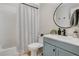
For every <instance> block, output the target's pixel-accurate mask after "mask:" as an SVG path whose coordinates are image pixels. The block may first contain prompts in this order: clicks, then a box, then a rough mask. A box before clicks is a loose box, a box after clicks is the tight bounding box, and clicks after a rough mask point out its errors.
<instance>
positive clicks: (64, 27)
mask: <svg viewBox="0 0 79 59" xmlns="http://www.w3.org/2000/svg"><path fill="white" fill-rule="evenodd" d="M62 4H63V3H60V4H59V5H58V6H57V7H56V9H55V11H54V14H53V21H54V23H55V24H56V25H57V26H58V27H60V28H64V29H67V28H71V27H72V26H70V27H61V26H59V25H58V24H57V23H56V22H55V15H56V11H57V9H58V8H59V7H60V6H61V5H62Z"/></svg>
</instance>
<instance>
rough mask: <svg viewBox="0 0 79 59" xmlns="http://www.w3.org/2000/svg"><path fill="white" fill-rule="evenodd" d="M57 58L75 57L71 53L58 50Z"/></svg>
mask: <svg viewBox="0 0 79 59" xmlns="http://www.w3.org/2000/svg"><path fill="white" fill-rule="evenodd" d="M58 56H75V55H74V54H73V53H70V52H68V51H65V50H63V49H60V48H59V49H58Z"/></svg>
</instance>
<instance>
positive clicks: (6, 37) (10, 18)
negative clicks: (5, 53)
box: [0, 3, 17, 48]
mask: <svg viewBox="0 0 79 59" xmlns="http://www.w3.org/2000/svg"><path fill="white" fill-rule="evenodd" d="M16 10H17V9H16V4H7V3H6V4H0V45H2V46H3V48H8V47H12V46H16V19H17V12H16Z"/></svg>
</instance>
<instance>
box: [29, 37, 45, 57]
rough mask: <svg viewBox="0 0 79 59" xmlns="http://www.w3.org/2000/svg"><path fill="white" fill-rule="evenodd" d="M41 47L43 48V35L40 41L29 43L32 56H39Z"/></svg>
mask: <svg viewBox="0 0 79 59" xmlns="http://www.w3.org/2000/svg"><path fill="white" fill-rule="evenodd" d="M39 48H43V36H42V37H40V38H39V42H37V43H32V44H29V45H28V49H29V51H31V56H37V51H38V49H39Z"/></svg>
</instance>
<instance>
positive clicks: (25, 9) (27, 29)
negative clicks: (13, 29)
mask: <svg viewBox="0 0 79 59" xmlns="http://www.w3.org/2000/svg"><path fill="white" fill-rule="evenodd" d="M18 10H19V12H18V15H19V16H18V21H17V22H18V23H17V24H18V34H17V35H18V41H17V42H18V46H17V47H18V51H20V52H25V51H27V49H28V45H29V44H31V43H34V42H37V41H38V32H39V30H38V29H39V19H38V18H39V17H38V9H36V8H33V7H30V6H28V5H23V4H19V9H18Z"/></svg>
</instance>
